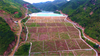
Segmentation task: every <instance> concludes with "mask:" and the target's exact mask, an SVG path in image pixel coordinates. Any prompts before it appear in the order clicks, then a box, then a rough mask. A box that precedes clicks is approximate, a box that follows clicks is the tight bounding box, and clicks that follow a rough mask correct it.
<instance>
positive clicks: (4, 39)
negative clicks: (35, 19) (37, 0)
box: [0, 0, 40, 55]
mask: <svg viewBox="0 0 100 56" xmlns="http://www.w3.org/2000/svg"><path fill="white" fill-rule="evenodd" d="M26 8H28V9H29V11H31V12H39V11H40V10H38V9H36V8H35V7H34V6H33V5H31V4H29V3H27V2H24V1H23V0H0V55H8V54H9V53H10V52H11V49H12V48H13V47H14V45H15V44H16V41H17V33H16V32H17V31H18V29H17V28H18V27H19V26H18V25H17V24H15V23H14V21H15V19H17V20H19V19H22V18H24V16H25V14H26Z"/></svg>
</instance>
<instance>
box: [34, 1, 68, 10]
mask: <svg viewBox="0 0 100 56" xmlns="http://www.w3.org/2000/svg"><path fill="white" fill-rule="evenodd" d="M65 3H67V0H54V1H53V2H50V1H48V2H42V3H33V5H34V6H35V7H37V8H38V9H41V10H45V11H55V10H57V9H58V8H59V7H61V6H62V5H64V4H65Z"/></svg>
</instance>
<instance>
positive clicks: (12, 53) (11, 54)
mask: <svg viewBox="0 0 100 56" xmlns="http://www.w3.org/2000/svg"><path fill="white" fill-rule="evenodd" d="M27 13H28V9H26V13H25V17H24V18H23V19H25V18H26V17H27V16H28V15H27ZM23 19H20V20H19V21H18V25H19V29H20V30H19V32H18V38H17V43H16V45H15V47H14V49H13V51H12V52H11V53H10V55H9V56H14V54H15V52H16V50H17V48H18V45H19V42H20V36H21V32H22V25H21V21H22V20H23Z"/></svg>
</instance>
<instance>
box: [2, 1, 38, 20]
mask: <svg viewBox="0 0 100 56" xmlns="http://www.w3.org/2000/svg"><path fill="white" fill-rule="evenodd" d="M27 4H28V5H27ZM26 5H27V6H26ZM24 6H26V7H28V9H29V10H30V11H31V12H38V11H40V10H38V9H36V8H35V7H34V6H33V5H31V4H30V3H27V2H24V1H23V0H0V10H4V11H5V12H7V13H9V14H12V15H13V17H15V18H20V17H22V15H25V10H26V9H25V7H24ZM16 12H17V13H16Z"/></svg>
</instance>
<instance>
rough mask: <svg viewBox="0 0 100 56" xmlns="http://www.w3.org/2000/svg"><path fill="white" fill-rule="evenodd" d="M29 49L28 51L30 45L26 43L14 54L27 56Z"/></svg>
mask: <svg viewBox="0 0 100 56" xmlns="http://www.w3.org/2000/svg"><path fill="white" fill-rule="evenodd" d="M29 49H30V44H28V43H26V44H24V45H22V46H20V47H19V48H18V50H17V52H16V53H15V56H18V55H21V56H23V55H24V56H28V54H29Z"/></svg>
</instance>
